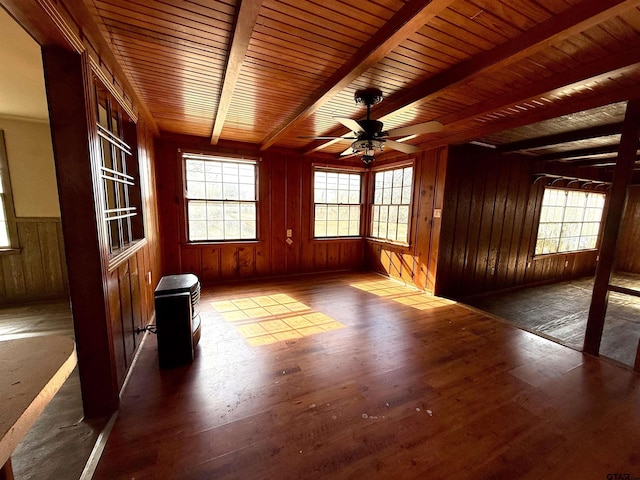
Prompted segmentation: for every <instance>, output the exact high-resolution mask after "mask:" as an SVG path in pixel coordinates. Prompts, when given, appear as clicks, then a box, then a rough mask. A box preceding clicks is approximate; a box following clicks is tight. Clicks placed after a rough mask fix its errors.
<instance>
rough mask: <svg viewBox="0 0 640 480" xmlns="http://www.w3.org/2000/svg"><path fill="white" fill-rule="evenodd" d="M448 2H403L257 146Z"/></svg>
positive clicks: (330, 94) (266, 142)
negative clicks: (386, 20) (392, 14)
mask: <svg viewBox="0 0 640 480" xmlns="http://www.w3.org/2000/svg"><path fill="white" fill-rule="evenodd" d="M452 3H453V0H431V1H429V0H409V1H408V2H407V3H405V5H404V6H403V7H402V8H401V9H400V10H399V11H398V12H397V13H396V14H395V15H394V16H393V17H392V18H391V19H390V20H389V21H388V22H386V23H385V25H384V26H383V27H382V28H380V30H378V31H377V32H376V34H375V35H373V36H372V37H371V38H370V39H369V40H368V41H367V42H365V43H364V45H362V47H361V48H359V49H358V50H357V52H356V53H355V54H354V55H353V56H352V57H351V58H350V59H349V60H348V61H347V62H345V64H344V65H343V66H342V67H340V68H339V69H338V70H336V71H335V73H334V74H333V75H331V77H329V78H328V79H327V80H326V81H325V82H324V83H323V84H322V85H321V86H320V87H319V88H318V89H317V90H316V91H315V92H313V93H312V94H311V95H310V96H309V98H308V100H307V101H305V102H303V103H302V104H301V105H300V107H299V108H298V109H297V110H296V111H295V112H294V113H293V114H292V115H291V116H290V117H289V118H287V119H286V120H285V121H284V122H282V123H281V124H280V125H278V126H277V127H276V128H275V129H274V130H273V131H272V132H271V133H270V134H269V135H267V137H266V138H265V139H264V141H263V142H262V145H260V150H266V149H267V148H269V147H270V146H271V145H273V144H274V143H275V142H276V140H277V139H278V137H280V136H281V135H282V134H283V133H284V132H285V131H287V130H288V129H289V128H291V126H293V125H294V124H295V123H296V122H299V121H301V120H304V119H305V118H307V117H309V116H310V115H311V114H313V113H314V112H315V111H316V110H318V109H319V108H320V107H321V106H322V105H324V104H325V103H326V102H327V101H329V100H330V99H331V98H333V97H334V96H335V95H336V94H338V93H339V92H341V91H342V90H344V89H345V88H346V87H348V86H349V85H350V84H351V82H353V81H354V80H356V79H357V78H358V77H359V76H360V75H362V74H363V73H365V72H366V71H367V70H368V69H369V68H371V67H373V66H374V65H375V64H376V63H378V62H379V61H381V60H382V59H383V58H385V57H386V55H387V54H388V53H389V52H391V51H392V50H393V49H394V48H396V47H397V46H398V45H399V44H400V43H401V42H403V41H404V40H406V39H407V37H408V36H409V35H411V34H413V33H415V32H416V31H417V30H419V29H420V28H421V27H422V26H424V25H425V24H427V23H428V22H429V21H430V20H431V19H432V18H434V17H435V16H437V15H438V14H439V13H440V12H441V11H443V10H444V9H445V8H447V7H448V6H449V5H450V4H452Z"/></svg>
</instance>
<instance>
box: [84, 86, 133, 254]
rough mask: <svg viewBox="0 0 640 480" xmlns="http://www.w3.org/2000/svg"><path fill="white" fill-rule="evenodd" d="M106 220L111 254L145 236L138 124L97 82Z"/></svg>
mask: <svg viewBox="0 0 640 480" xmlns="http://www.w3.org/2000/svg"><path fill="white" fill-rule="evenodd" d="M95 83H96V98H97V105H98V112H97V114H98V123H97V128H98V136H99V138H100V147H101V149H100V153H101V164H100V175H101V178H102V186H103V190H104V200H105V208H104V212H103V219H104V224H105V228H106V230H107V236H108V238H109V253H110V254H111V255H115V254H117V253H119V252H121V251H122V250H124V249H125V248H127V247H128V246H129V245H131V244H132V243H133V242H135V241H136V240H140V239H141V238H143V237H144V227H143V218H142V195H141V191H140V182H139V167H138V159H137V148H136V147H137V134H136V125H135V123H134V122H133V121H132V120H131V118H129V116H128V115H127V114H126V112H124V110H123V109H122V108H121V107H120V106H119V104H118V102H117V101H116V100H115V98H113V97H112V96H111V94H110V93H109V92H108V91H107V90H106V89H105V88H104V87H103V86H102V85H101V84H100V83H99V81H98V80H97V79H96V81H95Z"/></svg>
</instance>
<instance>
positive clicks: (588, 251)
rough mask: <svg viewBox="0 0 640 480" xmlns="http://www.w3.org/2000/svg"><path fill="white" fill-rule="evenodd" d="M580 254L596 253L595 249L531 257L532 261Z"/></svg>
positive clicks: (541, 254) (539, 254) (540, 254)
mask: <svg viewBox="0 0 640 480" xmlns="http://www.w3.org/2000/svg"><path fill="white" fill-rule="evenodd" d="M582 253H596V254H597V253H598V249H597V248H590V249H588V250H571V251H570V252H557V253H538V254H535V255H534V256H533V257H531V259H532V260H543V259H545V258H550V257H557V256H559V255H580V254H582Z"/></svg>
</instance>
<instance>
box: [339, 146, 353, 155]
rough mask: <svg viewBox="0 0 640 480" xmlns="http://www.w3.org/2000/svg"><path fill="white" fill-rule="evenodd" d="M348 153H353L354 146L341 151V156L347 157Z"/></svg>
mask: <svg viewBox="0 0 640 480" xmlns="http://www.w3.org/2000/svg"><path fill="white" fill-rule="evenodd" d="M347 155H353V148H351V147H349V148H347V149H346V150H345V151H344V152H342V153H340V156H341V157H346V156H347Z"/></svg>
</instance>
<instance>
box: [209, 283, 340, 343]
mask: <svg viewBox="0 0 640 480" xmlns="http://www.w3.org/2000/svg"><path fill="white" fill-rule="evenodd" d="M212 305H213V308H215V310H216V311H217V312H218V313H220V315H221V316H222V318H224V319H225V320H226V321H227V322H231V323H233V324H234V325H235V327H236V330H237V331H238V332H239V333H240V335H242V336H243V337H244V338H245V339H246V340H247V343H249V345H252V346H260V345H269V344H271V343H276V342H282V341H285V340H294V339H296V338H302V337H308V336H310V335H316V334H318V333H324V332H329V331H331V330H337V329H339V328H344V325H343V324H342V323H340V322H337V321H335V320H334V319H333V318H331V317H329V316H328V315H325V314H324V313H321V312H316V311H314V310H312V309H311V308H310V307H308V306H307V305H305V304H304V303H301V302H298V301H297V300H295V299H294V298H291V297H290V296H289V295H286V294H282V293H279V294H276V295H263V296H259V297H249V298H240V299H234V300H225V301H221V302H214V303H212Z"/></svg>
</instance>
